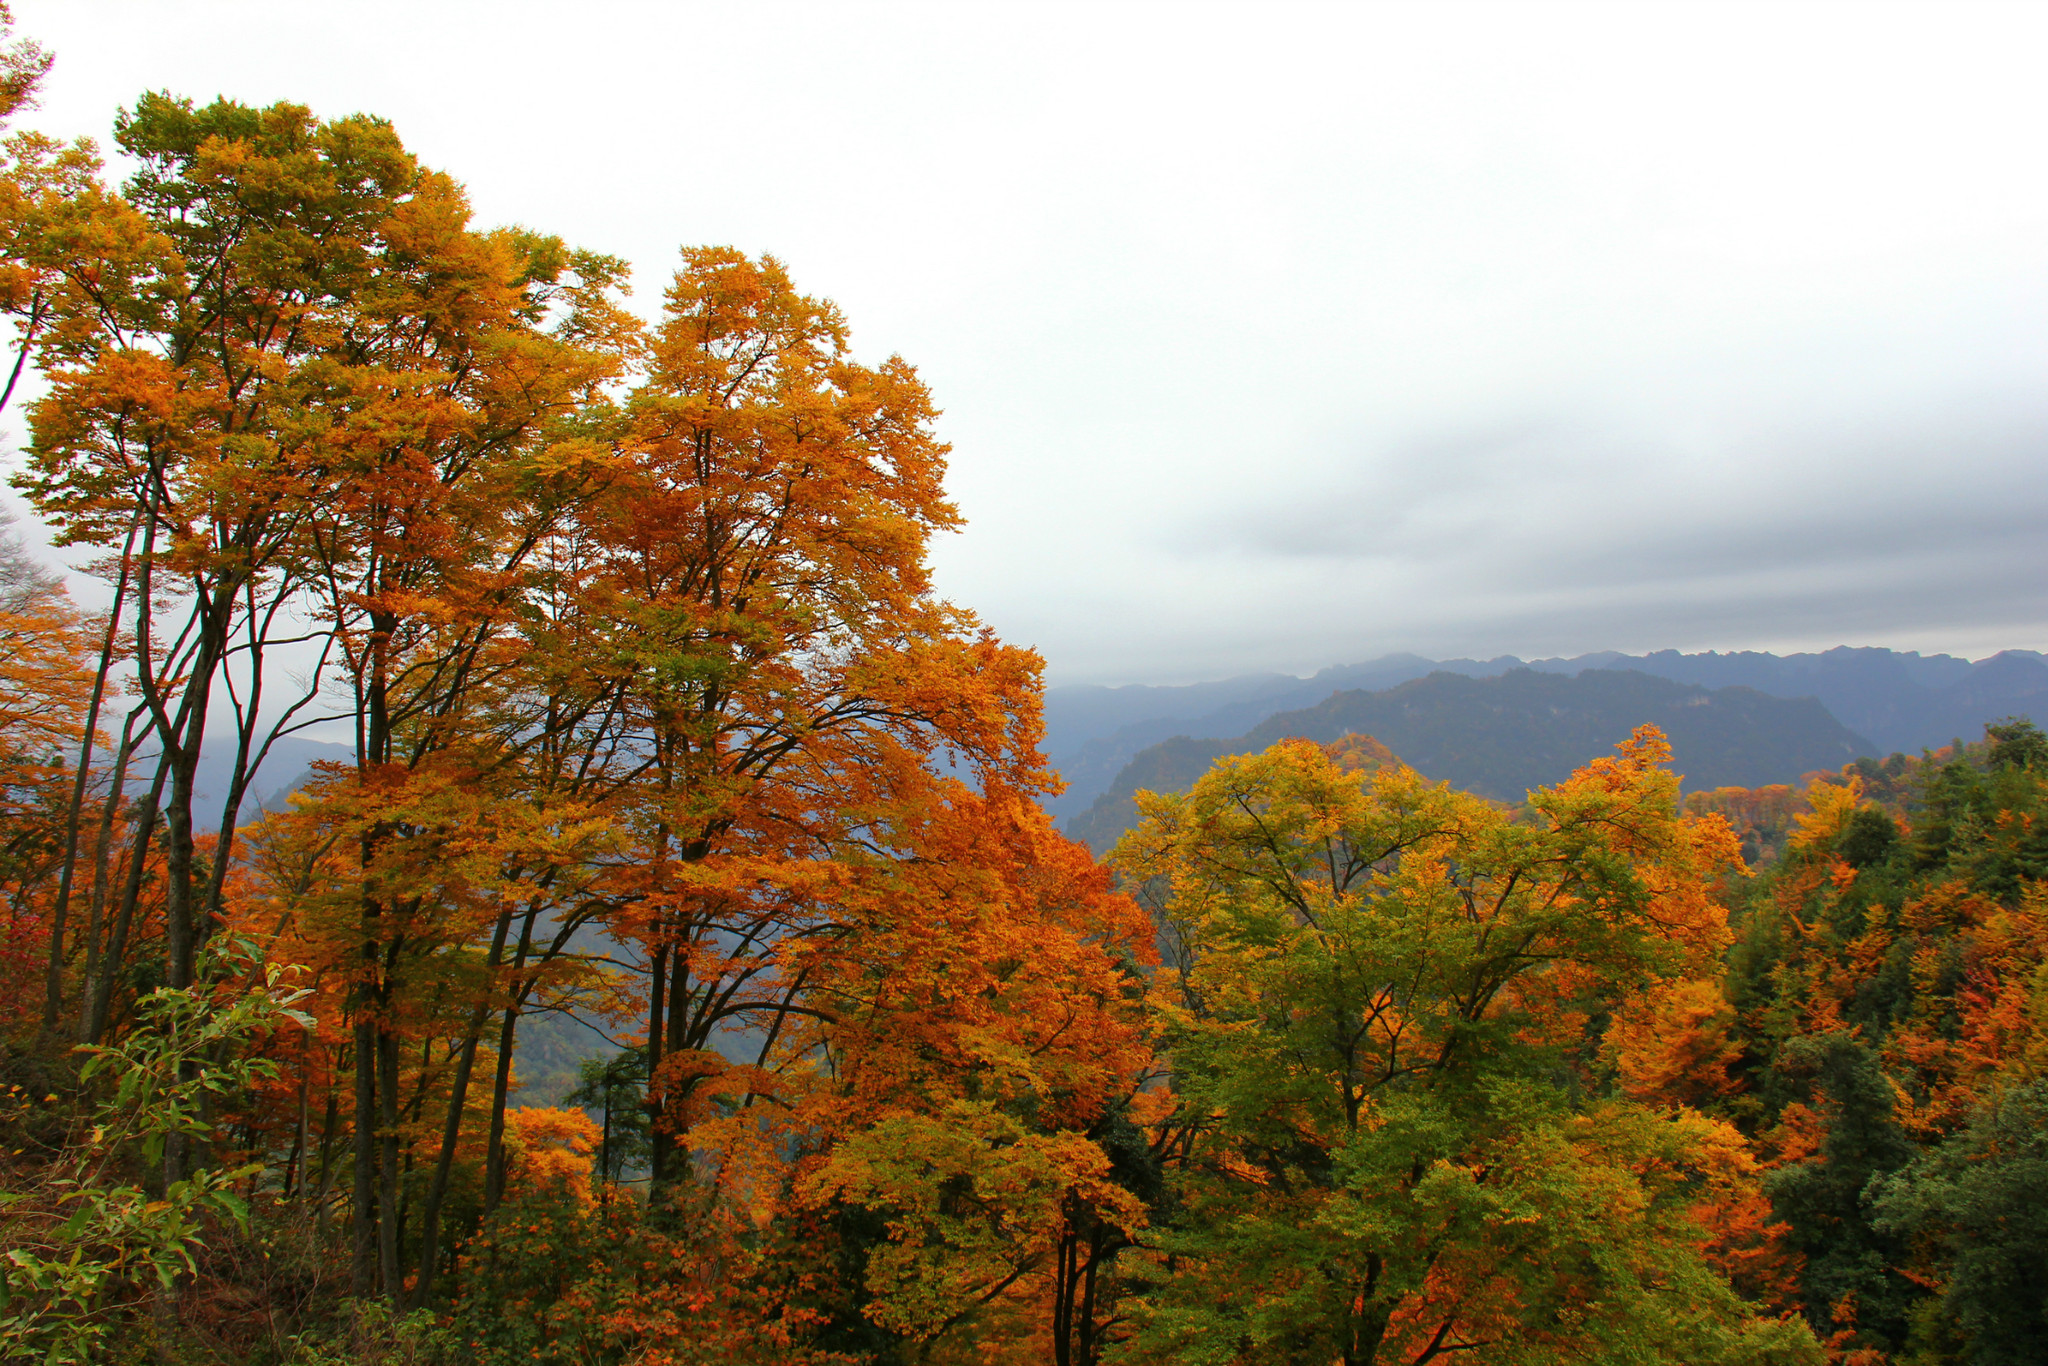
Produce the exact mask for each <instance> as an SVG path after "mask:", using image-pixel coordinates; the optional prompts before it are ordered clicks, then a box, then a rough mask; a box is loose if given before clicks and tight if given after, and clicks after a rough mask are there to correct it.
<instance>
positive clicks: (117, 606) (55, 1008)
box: [0, 382, 141, 1035]
mask: <svg viewBox="0 0 2048 1366" xmlns="http://www.w3.org/2000/svg"><path fill="white" fill-rule="evenodd" d="M9 387H10V388H11V387H12V384H11V382H10V385H9ZM4 402H5V401H4V400H0V406H4ZM140 521H141V519H140V517H139V516H138V517H137V519H136V520H135V521H134V522H130V523H129V524H128V543H127V544H126V545H124V546H122V547H121V573H120V577H119V578H118V579H117V580H116V581H115V584H114V601H113V605H112V606H110V607H108V608H107V631H106V636H105V638H104V639H103V640H102V641H101V642H100V663H99V668H98V669H97V670H96V671H95V672H94V673H93V678H92V701H91V703H89V704H88V705H87V707H86V709H85V734H84V736H82V737H81V738H80V740H79V742H78V772H77V773H76V774H75V775H74V776H73V777H72V780H71V805H70V808H69V809H68V810H67V811H66V812H65V813H64V871H63V872H62V873H61V874H59V875H58V878H57V899H56V902H55V904H54V905H53V906H52V907H51V909H50V966H49V971H48V973H47V974H46V976H45V978H44V982H43V1033H44V1034H45V1035H49V1034H54V1033H56V1032H57V1020H58V1018H59V1017H60V1016H61V1015H62V1014H63V1013H64V921H65V918H66V916H67V915H68V914H69V912H70V909H71V886H72V882H73V879H74V878H75V877H76V875H77V872H78V827H79V823H80V822H81V821H82V820H83V819H84V817H85V789H86V786H87V784H88V783H90V782H91V780H92V751H93V739H94V737H95V735H97V733H98V731H99V728H100V706H101V704H102V703H103V702H104V701H105V700H106V696H107V675H108V674H109V673H111V672H112V671H113V667H114V642H115V640H116V639H118V638H119V634H120V625H121V607H122V599H123V598H125V597H126V596H127V592H128V559H129V556H130V555H131V554H132V553H133V552H134V549H135V534H136V531H137V530H138V528H139V525H140ZM122 739H123V742H124V743H123V749H124V754H123V758H124V759H125V757H126V755H125V749H126V744H125V742H126V739H127V737H126V735H125V734H124V735H123V737H122ZM98 933H99V930H98V924H97V921H95V923H94V925H93V929H92V936H93V937H97V935H98Z"/></svg>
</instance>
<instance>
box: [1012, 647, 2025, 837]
mask: <svg viewBox="0 0 2048 1366" xmlns="http://www.w3.org/2000/svg"><path fill="white" fill-rule="evenodd" d="M1525 668H1526V669H1533V670H1535V671H1537V672H1540V673H1552V674H1566V675H1576V674H1578V673H1580V672H1582V671H1584V670H1586V669H1601V670H1632V671H1635V672H1638V673H1645V674H1649V675H1651V676H1652V677H1656V678H1663V679H1668V680H1670V681H1672V682H1675V683H1687V684H1693V685H1696V686H1699V687H1704V688H1708V689H1714V688H1723V687H1744V688H1753V689H1755V690H1756V691H1758V692H1761V693H1766V694H1768V695H1770V696H1773V697H1783V698H1798V697H1813V698H1817V699H1818V700H1819V701H1820V702H1821V704H1822V705H1823V706H1825V707H1826V708H1827V710H1828V711H1829V712H1830V713H1831V714H1832V715H1833V717H1834V718H1835V719H1836V720H1837V721H1839V722H1841V723H1842V724H1843V725H1844V726H1846V727H1848V728H1849V729H1850V730H1852V731H1854V732H1856V733H1857V734H1859V735H1862V736H1864V737H1866V738H1867V740H1868V741H1869V743H1870V745H1871V748H1872V751H1873V752H1874V753H1877V754H1888V753H1890V752H1891V751H1893V750H1906V751H1909V752H1912V751H1917V750H1920V749H1922V748H1928V747H1938V746H1940V745H1944V744H1947V743H1948V742H1949V741H1950V740H1951V739H1953V738H1955V737H1958V736H1961V737H1962V738H1964V739H1969V738H1973V737H1974V736H1975V735H1976V734H1977V733H1978V732H1979V730H1980V729H1981V728H1982V726H1983V725H1984V723H1985V722H1986V721H1994V720H1997V719H1998V718H2000V717H2002V716H2009V715H2029V714H2031V715H2033V716H2035V717H2036V719H2042V718H2044V717H2048V662H2044V657H2043V656H2042V655H2040V654H2038V653H2036V652H2034V651H2032V650H2007V651H2005V652H2003V653H2001V654H1998V655H1994V656H1992V657H1990V658H1988V659H1985V660H1981V661H1978V662H1975V663H1972V662H1971V661H1970V660H1967V659H1960V658H1957V657H1956V656H1954V655H1921V654H1917V653H1914V652H1912V651H1898V650H1887V649H1881V648H1863V647H1851V646H1841V647H1837V648H1836V649H1833V650H1827V651H1823V652H1819V653H1812V654H1793V655H1774V654H1769V653H1766V652H1762V651H1735V652H1730V653H1719V652H1716V651H1707V652H1705V653H1702V654H1681V653H1679V652H1678V651H1676V650H1659V651H1656V652H1654V653H1651V654H1645V655H1626V654H1621V653H1619V652H1617V651H1604V652H1601V653H1597V654H1589V655H1580V656H1578V657H1577V658H1574V659H1539V660H1523V659H1519V658H1517V657H1515V656H1513V655H1502V656H1499V657H1498V658H1495V659H1488V660H1472V659H1452V660H1429V659H1424V658H1422V657H1421V656H1420V655H1412V654H1399V655H1387V656H1385V657H1384V658H1381V659H1376V660H1371V661H1368V662H1366V663H1363V664H1349V665H1342V666H1339V667H1336V668H1330V669H1325V670H1323V671H1322V672H1320V673H1318V674H1315V675H1314V676H1312V677H1309V678H1296V677H1293V676H1292V675H1288V674H1249V675H1244V676H1242V677H1238V678H1231V679H1225V680H1222V681H1220V682H1214V683H1197V684H1191V685H1185V686H1178V687H1176V686H1165V687H1152V686H1146V685H1133V686H1129V687H1122V688H1106V687H1094V686H1087V685H1068V686H1063V687H1057V688H1052V689H1049V690H1048V691H1047V693H1046V713H1045V714H1046V753H1047V755H1048V757H1050V758H1051V760H1052V762H1053V765H1054V767H1056V768H1058V769H1059V770H1060V772H1061V774H1062V775H1063V776H1064V777H1065V778H1066V779H1067V782H1068V785H1069V786H1068V791H1067V792H1066V794H1065V795H1063V796H1062V797H1060V798H1058V799H1056V800H1054V801H1053V802H1051V803H1049V806H1050V809H1051V810H1052V812H1053V814H1054V815H1056V816H1058V817H1060V818H1062V820H1065V821H1071V820H1073V819H1074V818H1076V817H1078V816H1080V815H1081V813H1082V812H1084V811H1086V810H1087V809H1088V807H1089V806H1090V804H1091V803H1093V802H1094V800H1095V799H1096V798H1097V797H1098V796H1100V795H1101V794H1102V793H1103V792H1105V791H1107V790H1108V788H1109V787H1110V786H1111V784H1112V783H1114V782H1115V780H1116V777H1117V775H1118V774H1119V773H1120V772H1121V771H1122V769H1123V767H1124V765H1126V764H1127V763H1129V762H1130V761H1131V760H1132V759H1133V758H1135V757H1136V756H1137V754H1138V753H1139V752H1140V751H1141V750H1143V749H1145V748H1147V747H1148V746H1151V745H1154V744H1157V743H1159V742H1160V741H1163V740H1166V739H1169V738H1171V737H1173V736H1176V735H1182V736H1188V737H1190V738H1193V739H1220V738H1222V737H1225V736H1238V735H1243V734H1245V733H1246V732H1248V731H1250V730H1251V729H1252V727H1254V726H1256V725H1258V724H1259V723H1260V722H1261V721H1264V720H1265V719H1266V718H1267V717H1269V716H1273V715H1276V714H1278V713H1280V712H1284V711H1294V710H1300V709H1302V708H1305V707H1312V706H1314V705H1315V704H1317V703H1319V702H1321V701H1322V700H1323V699H1325V698H1327V697H1329V696H1330V695H1331V694H1333V693H1335V692H1339V691H1346V690H1356V689H1364V690H1368V691H1379V690H1384V689H1387V688H1392V687H1397V686H1399V685H1400V684H1402V683H1406V682H1409V681H1411V680H1414V679H1418V678H1423V677H1426V676H1427V675H1429V674H1431V673H1452V674H1460V675H1463V676H1465V677H1468V678H1492V677H1498V676H1499V675H1501V674H1504V673H1507V672H1508V671H1509V670H1512V669H1525Z"/></svg>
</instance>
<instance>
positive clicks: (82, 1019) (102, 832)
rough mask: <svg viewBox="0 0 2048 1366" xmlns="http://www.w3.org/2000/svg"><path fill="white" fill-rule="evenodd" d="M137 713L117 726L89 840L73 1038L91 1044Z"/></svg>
mask: <svg viewBox="0 0 2048 1366" xmlns="http://www.w3.org/2000/svg"><path fill="white" fill-rule="evenodd" d="M138 719H139V717H138V716H136V715H135V714H133V713H131V714H130V715H129V717H128V720H127V723H126V724H124V725H123V726H122V727H121V746H120V748H119V749H118V750H117V751H116V752H115V755H114V771H113V772H112V773H110V774H108V775H107V800H106V801H105V803H104V804H102V806H101V808H100V829H99V836H98V838H97V839H95V840H94V842H93V851H92V907H91V910H90V912H89V914H88V915H87V918H86V923H85V975H84V981H83V982H82V983H81V984H80V986H79V991H78V1026H77V1031H76V1033H77V1038H78V1042H80V1043H91V1042H92V1041H93V1040H92V1038H91V1037H90V1031H91V1030H92V1012H93V1003H94V1001H95V1000H96V999H97V998H98V996H99V982H100V975H101V972H102V971H103V968H102V963H103V961H104V959H103V954H102V946H101V943H100V936H101V932H102V929H103V927H104V926H105V923H106V911H107V881H108V878H109V876H110V871H109V869H108V867H107V860H108V858H109V857H110V856H111V855H112V853H113V847H114V821H115V819H116V818H117V817H118V816H119V815H120V811H121V797H122V795H123V793H124V792H125V791H126V790H127V786H128V762H129V759H130V756H131V753H132V750H133V747H134V744H135V722H136V721H137V720H138Z"/></svg>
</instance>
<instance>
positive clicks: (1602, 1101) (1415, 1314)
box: [1115, 727, 1818, 1364]
mask: <svg viewBox="0 0 2048 1366" xmlns="http://www.w3.org/2000/svg"><path fill="white" fill-rule="evenodd" d="M1668 755H1669V751H1668V749H1667V747H1666V746H1665V743H1664V741H1663V737H1662V736H1661V735H1659V734H1658V733H1657V732H1656V731H1655V729H1654V728H1651V727H1645V728H1643V729H1641V730H1639V731H1638V732H1637V734H1636V735H1635V737H1634V738H1633V739H1632V740H1630V741H1629V742H1627V743H1625V744H1624V745H1622V746H1621V748H1620V752H1619V754H1618V755H1617V756H1616V757H1613V758H1609V759H1602V760H1597V761H1595V762H1593V763H1591V764H1589V765H1587V766H1586V767H1585V768H1583V769H1581V770H1579V771H1578V772H1577V773H1576V774H1574V775H1573V776H1572V778H1571V779H1570V780H1568V781H1567V782H1565V783H1563V784H1561V785H1559V786H1557V787H1555V788H1549V789H1541V790H1538V791H1535V792H1532V793H1530V795H1529V812H1530V813H1531V818H1530V819H1521V820H1518V819H1515V818H1514V817H1513V815H1512V814H1511V813H1509V812H1506V811H1503V810H1501V809H1500V808H1498V807H1495V806H1492V805H1490V804H1488V803H1486V802H1483V801H1481V800H1480V799H1478V798H1474V797H1470V796H1466V795H1464V794H1461V793H1456V792H1453V791H1451V790H1449V789H1448V788H1447V787H1443V786H1436V785H1431V784H1429V783H1427V782H1425V781H1423V780H1422V779H1421V778H1420V777H1418V776H1417V775H1416V774H1415V773H1414V772H1413V771H1412V770H1409V769H1406V768H1405V767H1399V766H1396V767H1392V768H1383V769H1382V770H1381V771H1380V772H1378V773H1377V774H1360V775H1347V774H1345V773H1344V772H1342V771H1341V770H1340V769H1339V768H1338V767H1337V766H1336V765H1335V764H1334V763H1333V762H1332V761H1331V760H1330V759H1329V758H1328V757H1327V756H1326V755H1325V754H1324V752H1323V751H1321V750H1320V749H1318V748H1317V747H1316V746H1314V745H1311V744H1309V743H1307V742H1305V741H1287V742H1283V743H1281V744H1280V745H1277V746H1275V747H1274V748H1273V749H1271V750H1268V751H1267V752H1265V753H1264V754H1259V755H1248V756H1243V757H1239V758H1235V759H1226V760H1224V761H1222V762H1221V763H1219V764H1218V765H1217V767H1216V768H1215V769H1214V770H1212V771H1211V772H1210V774H1209V775H1208V776H1207V777H1205V778H1204V779H1202V781H1201V782H1199V783H1198V784H1197V785H1196V786H1195V788H1194V789H1193V790H1192V791H1191V792H1190V793H1188V794H1187V795H1186V796H1184V797H1177V798H1160V797H1147V798H1146V799H1145V801H1144V810H1145V813H1146V819H1145V821H1144V823H1143V824H1142V825H1140V826H1139V827H1138V828H1137V829H1136V830H1134V831H1133V832H1132V833H1131V834H1130V835H1129V836H1127V837H1126V839H1125V841H1124V842H1123V843H1122V844H1121V845H1119V847H1118V850H1117V852H1116V854H1115V862H1116V863H1117V864H1118V866H1119V867H1120V868H1121V869H1122V870H1123V871H1124V873H1125V875H1126V876H1127V877H1129V878H1132V879H1134V880H1140V881H1142V882H1144V883H1145V884H1146V886H1147V887H1148V889H1149V890H1150V892H1151V893H1152V895H1153V898H1154V900H1155V904H1156V905H1157V906H1158V908H1159V912H1160V914H1161V916H1162V917H1163V919H1164V921H1165V923H1166V924H1167V926H1168V927H1169V928H1170V929H1171V931H1172V932H1173V933H1174V934H1175V935H1176V937H1177V938H1178V939H1179V940H1180V941H1181V942H1182V944H1184V945H1185V946H1186V948H1185V952H1186V957H1187V962H1188V967H1187V968H1186V970H1185V971H1184V972H1182V973H1179V974H1175V975H1169V976H1167V977H1166V978H1165V979H1164V980H1163V982H1162V994H1161V1009H1162V1010H1164V1011H1166V1012H1168V1016H1169V1019H1170V1024H1169V1026H1168V1034H1167V1050H1168V1056H1169V1058H1170V1059H1171V1063H1172V1068H1173V1078H1174V1087H1175V1090H1176V1092H1177V1093H1178V1097H1179V1108H1178V1110H1177V1112H1176V1113H1175V1114H1174V1115H1172V1116H1171V1117H1170V1118H1168V1119H1166V1120H1165V1121H1164V1122H1163V1124H1162V1128H1161V1135H1162V1139H1163V1141H1164V1142H1165V1143H1166V1144H1167V1145H1168V1150H1169V1151H1170V1152H1171V1153H1172V1155H1173V1167H1172V1171H1171V1184H1172V1187H1173V1189H1174V1191H1175V1192H1176V1196H1177V1203H1178V1207H1179V1214H1178V1215H1177V1217H1176V1218H1175V1219H1174V1221H1173V1223H1172V1226H1171V1227H1170V1228H1169V1229H1167V1230H1165V1231H1162V1232H1160V1233H1157V1234H1155V1235H1153V1236H1152V1237H1150V1238H1148V1240H1147V1248H1148V1252H1149V1256H1150V1259H1151V1260H1150V1267H1149V1269H1148V1270H1144V1271H1135V1270H1134V1271H1133V1273H1132V1274H1133V1276H1134V1277H1140V1278H1142V1279H1143V1280H1144V1281H1147V1282H1149V1285H1147V1286H1146V1287H1145V1288H1143V1289H1142V1291H1141V1293H1139V1294H1137V1295H1136V1296H1135V1297H1134V1300H1135V1302H1134V1303H1133V1304H1132V1305H1131V1306H1130V1312H1131V1313H1132V1315H1133V1318H1134V1321H1135V1330H1134V1332H1133V1333H1132V1335H1131V1338H1130V1341H1129V1343H1128V1344H1127V1347H1126V1349H1125V1350H1126V1352H1127V1354H1128V1356H1129V1358H1130V1359H1136V1360H1174V1361H1213V1362H1233V1361H1261V1362H1265V1361H1300V1362H1310V1361H1313V1362H1318V1363H1320V1362H1328V1361H1333V1360H1335V1361H1343V1362H1346V1363H1361V1364H1362V1363H1369V1362H1388V1361H1400V1362H1422V1361H1429V1360H1434V1359H1436V1358H1438V1357H1440V1356H1445V1355H1447V1354H1452V1353H1465V1352H1480V1353H1482V1354H1483V1355H1484V1357H1485V1359H1487V1360H1489V1361H1503V1362H1520V1361H1528V1362H1535V1361H1552V1360H1556V1359H1557V1358H1558V1357H1559V1356H1560V1355H1562V1354H1570V1355H1573V1356H1578V1357H1584V1358H1586V1359H1590V1360H1623V1359H1626V1360H1656V1361H1698V1360H1720V1361H1776V1360H1808V1361H1810V1360H1816V1359H1817V1355H1818V1354H1817V1349H1816V1348H1815V1346H1814V1344H1813V1342H1812V1339H1811V1338H1810V1337H1808V1336H1806V1335H1805V1333H1804V1330H1803V1329H1801V1328H1799V1327H1797V1326H1796V1325H1793V1326H1788V1325H1786V1324H1784V1323H1782V1322H1780V1321H1777V1320H1774V1319H1766V1318H1763V1317H1760V1316H1759V1315H1758V1314H1757V1313H1756V1311H1755V1310H1754V1309H1752V1308H1751V1307H1750V1306H1748V1305H1746V1304H1745V1303H1744V1302H1743V1301H1742V1299H1741V1298H1740V1297H1739V1296H1738V1295H1736V1294H1735V1293H1734V1292H1733V1291H1731V1289H1730V1288H1729V1286H1728V1284H1727V1283H1726V1282H1725V1281H1724V1280H1723V1279H1722V1277H1721V1276H1720V1275H1719V1274H1717V1273H1716V1271H1715V1270H1714V1268H1713V1267H1712V1266H1710V1265H1709V1264H1708V1262H1707V1261H1706V1260H1705V1259H1704V1258H1703V1256H1702V1244H1703V1242H1704V1241H1705V1239H1706V1237H1707V1230H1706V1229H1704V1228H1703V1227H1702V1226H1701V1221H1700V1218H1699V1211H1698V1208H1697V1206H1698V1203H1699V1200H1700V1198H1701V1192H1702V1191H1712V1190H1714V1189H1716V1188H1717V1187H1718V1188H1721V1189H1724V1190H1726V1191H1727V1192H1728V1193H1729V1194H1730V1195H1731V1196H1739V1194H1740V1187H1741V1186H1742V1185H1743V1184H1744V1183H1745V1181H1749V1180H1750V1179H1751V1177H1750V1174H1749V1173H1747V1172H1745V1171H1743V1170H1742V1169H1741V1163H1740V1161H1739V1160H1737V1161H1733V1162H1731V1160H1730V1153H1731V1149H1739V1148H1740V1141H1739V1139H1737V1137H1736V1136H1735V1135H1734V1134H1733V1132H1732V1131H1730V1130H1728V1129H1727V1128H1726V1126H1722V1125H1717V1124H1715V1123H1714V1122H1712V1121H1710V1120H1708V1119H1706V1118H1705V1117H1703V1116H1701V1115H1699V1114H1698V1113H1696V1112H1694V1111H1692V1110H1690V1109H1686V1108H1683V1107H1679V1108H1675V1109H1667V1108H1650V1107H1646V1106H1643V1105H1641V1104H1639V1103H1636V1102H1632V1101H1630V1100H1628V1099H1627V1098H1626V1097H1622V1096H1603V1095H1602V1094H1601V1092H1600V1089H1599V1088H1598V1087H1597V1086H1596V1085H1594V1084H1592V1083H1593V1078H1592V1077H1591V1076H1590V1075H1588V1073H1589V1072H1590V1069H1591V1068H1592V1067H1593V1066H1594V1065H1596V1062H1597V1059H1596V1057H1595V1056H1594V1055H1593V1051H1592V1050H1590V1049H1589V1048H1588V1046H1587V1045H1588V1032H1589V1027H1591V1026H1592V1025H1593V1024H1594V1023H1595V1022H1597V1021H1598V1020H1599V1019H1600V1018H1602V1017H1604V1016H1605V1015H1607V1014H1608V1013H1609V1012H1611V1011H1612V1010H1613V1009H1614V1007H1615V1006H1616V1005H1617V1004H1619V1003H1620V1002H1621V1001H1622V1000H1623V999H1625V998H1626V997H1627V996H1628V995H1630V994H1631V993H1640V992H1644V991H1649V990H1655V989H1657V988H1659V987H1660V986H1661V984H1665V983H1670V982H1674V981H1683V980H1686V979H1689V978H1696V977H1699V976H1701V975H1703V974H1704V973H1705V971H1706V970H1707V969H1708V968H1709V966H1710V965H1711V963H1712V962H1713V960H1714V958H1715V955H1716V954H1717V953H1718V951H1719V950H1720V949H1721V948H1722V947H1723V946H1724V944H1725V943H1726V941H1727V931H1726V928H1725V925H1724V923H1723V912H1722V910H1721V908H1720V907H1719V906H1718V905H1717V904H1716V903H1715V902H1714V901H1713V899H1712V897H1711V896H1710V894H1709V880H1710V879H1711V878H1712V876H1713V874H1714V872H1715V869H1716V868H1717V867H1718V866H1719V865H1721V864H1723V863H1726V862H1728V861H1730V860H1732V859H1733V858H1734V856H1735V852H1734V845H1733V840H1732V837H1731V836H1730V833H1729V831H1728V829H1727V827H1726V825H1725V824H1724V823H1723V822H1721V821H1720V820H1719V819H1718V818H1708V819H1698V818H1688V817H1681V816H1679V815H1678V814H1677V804H1678V803H1677V790H1676V789H1677V779H1676V778H1675V777H1674V776H1673V775H1672V774H1670V773H1669V772H1668V771H1667V770H1666V769H1665V768H1664V766H1663V765H1664V761H1665V760H1666V759H1667V758H1668ZM1575 1072H1576V1073H1578V1074H1579V1075H1580V1076H1581V1078H1582V1080H1581V1081H1580V1082H1579V1083H1577V1084H1561V1081H1562V1079H1563V1078H1565V1077H1569V1076H1571V1075H1572V1074H1574V1073H1575Z"/></svg>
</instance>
